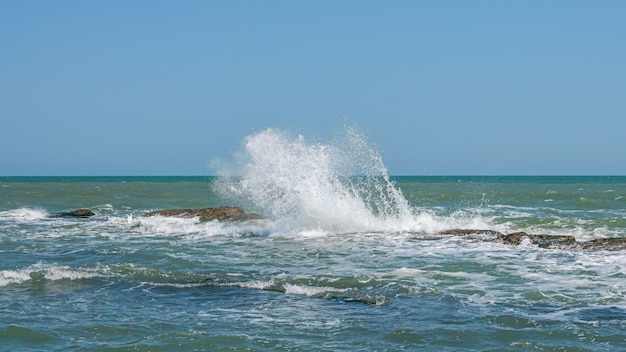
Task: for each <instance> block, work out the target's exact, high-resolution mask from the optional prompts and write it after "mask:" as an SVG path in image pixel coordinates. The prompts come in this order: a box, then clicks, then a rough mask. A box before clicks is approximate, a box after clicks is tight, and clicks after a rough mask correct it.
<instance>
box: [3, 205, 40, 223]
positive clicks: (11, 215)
mask: <svg viewBox="0 0 626 352" xmlns="http://www.w3.org/2000/svg"><path fill="white" fill-rule="evenodd" d="M49 216H50V214H49V213H48V212H47V211H45V210H43V209H32V208H19V209H12V210H6V211H0V219H6V220H14V221H20V222H28V221H35V220H41V219H45V218H47V217H49Z"/></svg>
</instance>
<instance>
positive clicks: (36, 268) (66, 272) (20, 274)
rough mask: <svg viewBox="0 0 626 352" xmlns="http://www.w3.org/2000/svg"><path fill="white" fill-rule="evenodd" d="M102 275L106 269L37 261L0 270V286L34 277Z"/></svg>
mask: <svg viewBox="0 0 626 352" xmlns="http://www.w3.org/2000/svg"><path fill="white" fill-rule="evenodd" d="M103 275H106V270H104V271H103V269H101V268H92V269H86V268H81V269H73V268H71V267H69V266H64V265H57V264H44V263H37V264H33V265H30V266H28V267H26V268H22V269H17V270H2V271H0V287H3V286H7V285H11V284H21V283H24V282H27V281H30V280H33V279H35V278H43V279H45V280H50V281H58V280H66V279H67V280H79V279H87V278H92V277H98V276H103Z"/></svg>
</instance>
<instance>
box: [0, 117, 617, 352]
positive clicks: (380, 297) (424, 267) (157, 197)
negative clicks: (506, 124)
mask: <svg viewBox="0 0 626 352" xmlns="http://www.w3.org/2000/svg"><path fill="white" fill-rule="evenodd" d="M235 155H236V156H235V157H234V160H232V161H229V162H224V163H222V164H221V166H220V170H219V172H218V173H217V174H218V175H219V177H74V178H72V177H0V350H6V351H44V350H45V351H172V350H177V351H178V350H180V351H416V350H418V351H503V350H504V351H528V350H540V351H623V350H626V295H625V293H624V292H625V291H626V256H625V255H624V252H621V251H615V252H610V251H603V250H595V251H583V250H574V249H569V250H564V249H542V248H538V247H537V246H535V245H533V244H532V243H531V242H528V241H522V243H521V244H520V245H509V244H504V243H499V242H495V241H489V240H488V239H489V235H488V234H486V233H483V234H482V235H475V236H466V237H452V236H442V235H438V233H439V232H441V231H445V230H451V229H482V230H495V231H499V232H502V233H504V234H508V233H513V232H517V231H525V232H528V233H531V234H548V235H572V236H574V237H575V238H576V239H577V240H578V241H587V240H591V239H596V238H606V237H619V238H624V237H626V210H625V209H626V198H625V196H626V177H623V176H616V177H389V176H388V174H387V169H386V167H385V165H384V164H383V162H382V158H381V157H380V155H379V154H378V153H377V152H376V151H375V150H374V149H373V148H370V147H369V146H368V143H367V142H366V141H365V139H364V138H363V137H362V136H361V135H360V134H358V133H355V132H354V131H351V130H348V131H347V134H346V137H345V138H343V139H340V140H338V141H334V142H332V143H319V142H309V141H307V140H306V139H305V138H304V137H302V136H296V137H292V136H289V135H287V134H286V133H284V132H281V131H276V130H271V129H269V130H264V131H260V132H258V133H256V134H254V135H251V136H249V137H247V138H246V139H245V140H244V142H243V144H242V150H241V151H240V152H238V153H236V154H235ZM355 175H358V176H355ZM222 205H236V206H242V207H244V208H245V209H246V211H248V212H251V213H258V214H260V215H263V216H264V218H263V219H260V220H251V221H245V222H234V223H221V222H218V221H208V222H200V221H199V220H198V219H183V218H175V217H163V216H157V217H142V215H143V214H146V213H147V212H149V211H153V210H161V209H179V208H202V207H212V206H222ZM80 208H89V209H91V210H92V211H94V212H95V214H96V215H95V216H93V217H91V218H88V219H82V218H58V217H57V218H55V217H50V215H53V214H55V213H60V212H65V211H71V210H75V209H80Z"/></svg>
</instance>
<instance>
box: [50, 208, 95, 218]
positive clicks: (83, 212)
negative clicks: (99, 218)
mask: <svg viewBox="0 0 626 352" xmlns="http://www.w3.org/2000/svg"><path fill="white" fill-rule="evenodd" d="M94 215H96V214H94V212H93V211H91V210H89V209H78V210H74V211H67V212H63V213H55V214H50V217H51V218H88V217H90V216H94Z"/></svg>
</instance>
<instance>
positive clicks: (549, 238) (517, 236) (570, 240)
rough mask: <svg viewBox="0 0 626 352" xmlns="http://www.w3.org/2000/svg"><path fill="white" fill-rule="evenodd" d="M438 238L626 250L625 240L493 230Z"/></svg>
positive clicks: (461, 231)
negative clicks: (505, 232) (465, 238)
mask: <svg viewBox="0 0 626 352" xmlns="http://www.w3.org/2000/svg"><path fill="white" fill-rule="evenodd" d="M437 235H440V236H470V237H478V238H480V239H482V240H485V241H492V242H498V243H504V244H510V245H520V244H522V243H528V244H532V245H535V246H537V247H539V248H547V249H574V250H575V249H583V250H605V251H620V250H626V238H598V239H595V240H590V241H585V242H578V241H576V238H575V237H574V236H560V235H534V234H528V233H526V232H515V233H511V234H508V235H505V234H503V233H501V232H498V231H494V230H475V229H456V230H447V231H441V232H439V233H437Z"/></svg>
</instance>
